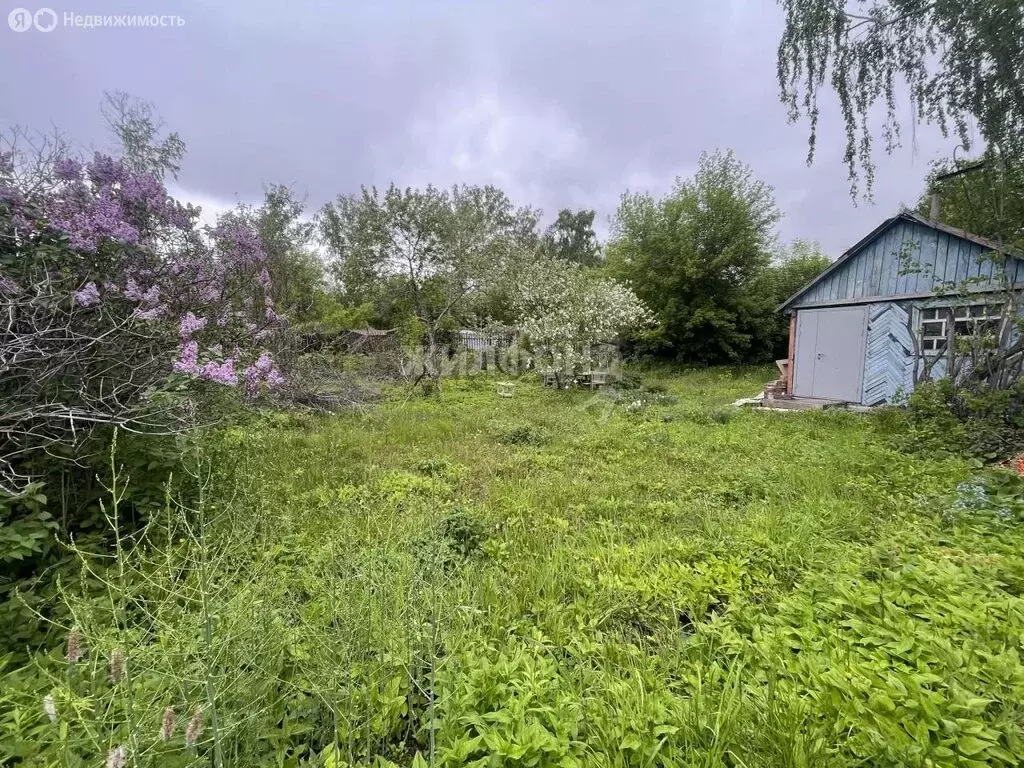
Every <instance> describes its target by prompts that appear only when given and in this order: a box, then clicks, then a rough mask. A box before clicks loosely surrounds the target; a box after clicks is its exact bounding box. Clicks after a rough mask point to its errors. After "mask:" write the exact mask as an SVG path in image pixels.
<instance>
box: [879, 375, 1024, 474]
mask: <svg viewBox="0 0 1024 768" xmlns="http://www.w3.org/2000/svg"><path fill="white" fill-rule="evenodd" d="M894 421H895V423H893V422H894ZM879 423H880V424H883V425H884V426H885V427H886V428H887V429H889V430H891V431H892V432H893V433H894V440H895V442H896V443H897V445H898V446H899V447H900V448H902V449H904V450H908V451H916V452H926V453H934V454H937V455H949V454H962V455H965V456H968V457H970V458H975V459H979V460H982V461H985V462H994V461H999V460H1001V459H1005V458H1007V457H1009V456H1013V455H1016V454H1018V453H1020V452H1021V451H1024V383H1019V384H1017V385H1015V386H1014V387H1012V388H1010V389H1004V390H997V389H992V388H989V387H987V386H985V385H984V384H976V385H973V386H971V387H956V386H954V385H953V383H952V382H951V381H949V380H948V379H940V380H938V381H932V382H926V383H924V384H921V385H919V386H918V387H917V389H915V390H914V392H913V393H912V394H911V395H910V397H909V398H908V399H907V406H906V411H905V418H903V419H893V417H892V415H891V414H888V415H884V416H882V417H881V421H880V422H879Z"/></svg>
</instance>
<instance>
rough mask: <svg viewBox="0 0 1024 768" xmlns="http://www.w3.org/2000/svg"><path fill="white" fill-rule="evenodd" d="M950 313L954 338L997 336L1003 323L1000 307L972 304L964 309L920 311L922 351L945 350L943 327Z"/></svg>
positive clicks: (947, 308)
mask: <svg viewBox="0 0 1024 768" xmlns="http://www.w3.org/2000/svg"><path fill="white" fill-rule="evenodd" d="M950 309H952V311H953V332H954V334H956V335H957V336H973V335H975V334H986V333H990V334H996V333H998V332H999V324H1000V322H1001V320H1002V314H1003V305H1002V304H971V305H969V306H963V307H931V308H929V309H922V310H921V349H922V350H923V351H924V352H925V353H928V354H937V353H939V352H942V351H943V350H944V349H945V345H946V324H947V323H948V322H949V311H950Z"/></svg>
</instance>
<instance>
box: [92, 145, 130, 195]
mask: <svg viewBox="0 0 1024 768" xmlns="http://www.w3.org/2000/svg"><path fill="white" fill-rule="evenodd" d="M88 171H89V178H90V179H91V180H92V182H93V184H95V185H96V186H98V187H111V186H113V185H114V184H121V183H123V182H124V181H125V180H126V179H127V178H128V169H127V168H125V165H124V163H122V162H121V161H120V160H115V159H114V158H112V157H110V156H109V155H103V154H100V153H99V152H97V153H96V154H95V155H93V158H92V161H91V162H90V163H89V165H88Z"/></svg>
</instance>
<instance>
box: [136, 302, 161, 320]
mask: <svg viewBox="0 0 1024 768" xmlns="http://www.w3.org/2000/svg"><path fill="white" fill-rule="evenodd" d="M166 309H167V307H166V306H164V305H163V304H157V305H156V306H155V307H150V308H149V309H142V307H137V308H136V309H135V311H134V312H132V317H136V318H138V319H139V320H156V319H157V318H160V317H163V316H164V310H166Z"/></svg>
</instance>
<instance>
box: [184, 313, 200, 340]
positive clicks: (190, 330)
mask: <svg viewBox="0 0 1024 768" xmlns="http://www.w3.org/2000/svg"><path fill="white" fill-rule="evenodd" d="M205 327H206V318H205V317H196V316H195V315H194V314H192V313H191V312H186V313H185V315H184V317H182V318H181V324H180V325H179V326H178V335H179V336H181V338H183V339H188V338H191V337H192V334H194V333H197V332H199V331H201V330H203V328H205Z"/></svg>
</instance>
